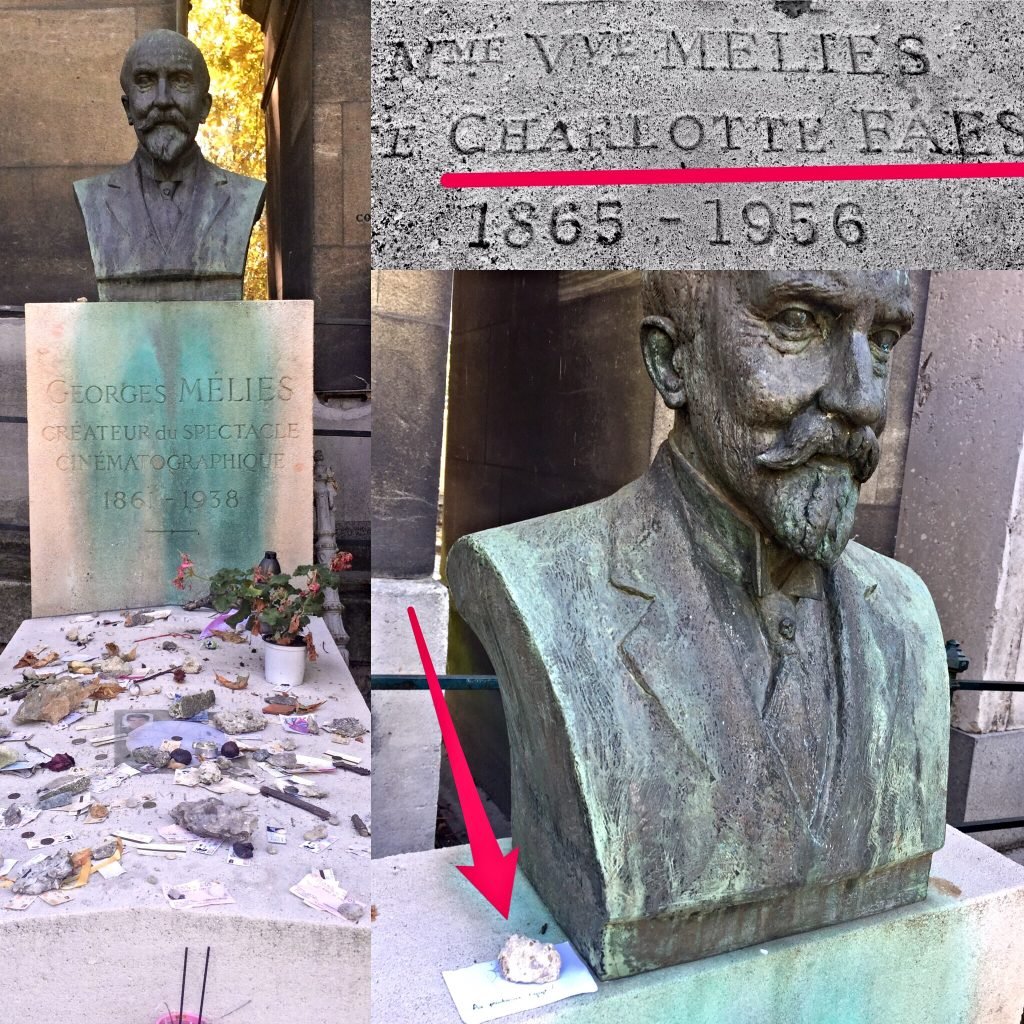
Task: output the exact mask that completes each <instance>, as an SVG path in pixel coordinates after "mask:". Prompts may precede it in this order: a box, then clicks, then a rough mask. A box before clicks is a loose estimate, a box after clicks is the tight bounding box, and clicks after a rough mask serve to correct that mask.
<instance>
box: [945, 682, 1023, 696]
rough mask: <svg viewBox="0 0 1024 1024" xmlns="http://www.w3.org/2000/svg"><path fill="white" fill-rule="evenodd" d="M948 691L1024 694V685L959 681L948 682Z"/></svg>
mask: <svg viewBox="0 0 1024 1024" xmlns="http://www.w3.org/2000/svg"><path fill="white" fill-rule="evenodd" d="M949 688H950V690H975V691H976V690H997V691H1001V692H1004V693H1024V683H1010V682H1002V683H1000V682H992V683H962V682H960V680H955V681H954V680H950V682H949Z"/></svg>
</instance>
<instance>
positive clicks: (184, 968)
mask: <svg viewBox="0 0 1024 1024" xmlns="http://www.w3.org/2000/svg"><path fill="white" fill-rule="evenodd" d="M187 977H188V946H186V947H185V963H184V965H183V966H182V968H181V1001H180V1002H179V1003H178V1024H181V1018H182V1017H183V1016H184V1014H185V979H186V978H187Z"/></svg>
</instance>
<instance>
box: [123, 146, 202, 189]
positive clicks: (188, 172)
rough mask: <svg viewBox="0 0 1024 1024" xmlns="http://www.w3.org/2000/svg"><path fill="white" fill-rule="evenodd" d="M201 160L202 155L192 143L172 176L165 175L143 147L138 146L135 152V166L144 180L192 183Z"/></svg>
mask: <svg viewBox="0 0 1024 1024" xmlns="http://www.w3.org/2000/svg"><path fill="white" fill-rule="evenodd" d="M202 159H203V154H202V152H201V151H200V149H199V146H197V145H196V143H195V142H193V143H192V145H191V147H190V148H189V150H188V152H187V153H186V154H185V158H184V160H182V162H181V163H180V164H178V166H177V168H176V170H175V172H174V174H173V175H167V174H166V173H165V172H164V171H163V170H162V169H161V168H159V167H157V164H156V161H155V160H154V159H153V158H152V157H151V156H150V155H149V153H148V152H146V150H145V148H144V147H143V146H141V145H140V146H138V147H137V148H136V150H135V164H136V166H137V167H138V169H139V173H140V174H141V175H142V176H143V177H144V178H150V179H152V180H153V181H192V180H193V179H194V178H195V176H196V171H197V169H198V167H199V161H200V160H202Z"/></svg>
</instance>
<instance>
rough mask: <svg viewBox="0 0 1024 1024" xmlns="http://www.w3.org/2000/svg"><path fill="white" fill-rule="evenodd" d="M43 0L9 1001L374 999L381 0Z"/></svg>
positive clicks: (74, 1005)
mask: <svg viewBox="0 0 1024 1024" xmlns="http://www.w3.org/2000/svg"><path fill="white" fill-rule="evenodd" d="M60 6H61V9H57V8H55V7H54V5H53V4H47V3H35V2H32V0H28V2H19V3H17V4H14V5H11V4H4V3H2V2H0V28H3V30H4V31H3V32H0V54H2V55H3V56H4V58H5V67H6V69H7V70H6V72H5V76H4V81H3V83H0V96H3V97H4V99H5V100H6V101H7V109H8V110H9V111H12V112H13V117H12V119H11V120H10V124H11V125H12V129H11V131H10V132H8V133H7V134H6V135H5V137H4V140H3V142H4V144H3V145H2V146H0V207H2V209H3V210H4V213H5V214H6V215H5V216H3V217H0V373H2V376H0V413H2V414H3V415H2V416H0V421H2V422H0V429H2V430H3V431H4V435H3V443H2V444H0V451H2V452H4V455H3V456H0V458H2V459H3V461H2V463H0V468H2V469H3V470H4V473H3V476H4V479H5V486H4V487H3V488H2V489H0V590H2V591H3V592H4V593H5V595H6V594H7V593H8V592H9V594H10V600H8V601H7V602H5V607H4V613H3V616H0V649H2V650H0V703H3V704H4V708H0V712H3V713H4V714H7V713H8V712H9V713H10V714H11V718H9V719H5V721H8V722H10V723H11V724H10V725H9V726H0V771H3V772H4V777H5V780H6V781H7V786H8V790H9V792H8V790H5V793H6V799H5V800H4V802H3V804H2V806H0V853H2V857H0V859H2V860H3V864H2V865H0V890H8V892H7V894H6V895H5V896H3V897H0V905H2V909H4V910H11V911H18V913H16V914H15V913H11V914H6V913H5V914H4V915H3V917H2V918H0V942H2V945H3V948H4V950H5V954H6V955H7V962H8V963H9V964H11V965H13V969H14V970H16V971H17V973H18V975H19V977H20V978H21V982H20V983H19V985H18V986H17V991H16V992H11V993H8V995H7V996H6V997H5V1003H4V1014H5V1015H6V1016H10V1017H11V1019H18V1020H23V1021H25V1022H26V1024H34V1022H36V1021H40V1022H42V1021H43V1020H51V1019H56V1018H58V1017H59V1018H60V1019H62V1020H65V1021H67V1022H68V1024H94V1022H95V1020H96V1019H97V1014H100V1015H101V1016H102V1015H106V1016H109V1017H111V1018H117V1019H119V1020H133V1021H134V1020H137V1021H140V1022H142V1021H149V1022H158V1021H161V1022H163V1024H171V1022H172V1021H177V1020H178V1019H179V1018H180V1019H181V1020H182V1021H184V1020H191V1021H193V1022H198V1021H200V1020H201V1021H209V1020H219V1019H232V1020H233V1019H235V1018H234V1017H233V1016H232V1015H233V1014H239V1019H241V1017H243V1016H244V1018H245V1019H246V1020H247V1021H250V1022H252V1024H268V1022H270V1021H280V1020H302V1021H303V1022H304V1024H328V1022H330V1021H333V1020H335V1019H336V1016H337V1012H338V1007H339V1006H340V1005H343V1006H344V1008H345V1014H346V1018H347V1019H350V1020H352V1021H355V1022H358V1021H366V1020H368V1019H369V983H370V918H371V912H370V907H371V899H372V893H371V884H370V872H369V862H370V843H371V829H372V807H371V801H370V788H371V787H370V770H371V765H370V756H371V749H370V742H369V732H370V715H369V707H368V699H367V696H366V695H367V693H368V687H367V682H366V681H367V677H368V672H369V556H370V552H369V520H370V514H369V474H370V459H369V455H370V452H369V445H370V430H371V401H370V399H371V393H370V370H369V301H368V300H369V248H368V242H369V237H368V231H369V226H368V225H369V213H368V210H369V179H368V168H369V142H368V138H369V106H368V97H369V79H368V71H367V63H368V59H369V20H370V19H369V9H368V5H366V4H363V3H349V2H347V0H326V2H316V3H307V2H302V0H113V2H106V0H105V2H103V3H97V2H95V0H72V2H71V3H69V4H66V5H60ZM65 8H68V9H65ZM42 68H46V69H47V75H46V76H45V82H46V85H45V88H43V87H42V85H41V78H40V73H39V72H40V69H42ZM58 94H59V95H61V96H62V97H63V98H65V99H66V101H67V102H66V105H65V108H64V109H62V110H61V112H60V122H59V125H58V127H59V129H60V130H59V131H56V132H55V131H54V130H53V128H54V122H53V118H52V117H47V116H42V112H43V111H44V109H46V110H47V111H48V112H49V113H50V114H52V111H51V110H49V107H48V106H47V107H44V104H52V97H53V96H54V95H58ZM8 142H9V143H10V145H8V144H7V143H8ZM7 588H10V589H9V591H8V590H7ZM168 913H171V915H172V917H173V921H170V920H169V919H168V918H167V914H168ZM40 948H45V949H46V950H47V956H48V957H50V958H51V959H53V961H54V962H57V961H59V962H61V963H65V964H67V963H77V962H78V961H79V960H80V957H79V956H78V952H77V951H80V950H81V949H83V948H90V949H93V950H95V951H96V954H97V955H96V957H94V958H90V959H89V962H88V964H83V965H82V966H81V967H80V968H76V969H75V972H76V973H75V974H74V980H73V986H74V991H75V998H74V999H73V1000H70V1001H69V1000H68V998H67V989H66V988H65V987H62V986H59V985H53V984H52V983H51V980H52V979H51V978H50V977H49V975H48V974H47V972H46V971H45V970H42V971H36V970H35V969H34V968H33V969H30V966H31V965H32V964H34V963H35V962H36V961H37V959H38V956H37V954H38V950H39V949H40ZM268 949H272V950H273V955H274V956H275V957H280V958H281V962H282V963H291V964H301V970H302V979H303V984H302V986H301V992H300V991H299V990H297V989H296V988H295V986H293V985H283V984H281V983H280V979H279V977H278V975H277V974H276V973H275V972H255V973H254V971H253V969H252V965H253V964H254V963H257V962H260V961H261V960H262V959H264V958H265V957H266V955H267V950H268ZM126 981H127V983H126Z"/></svg>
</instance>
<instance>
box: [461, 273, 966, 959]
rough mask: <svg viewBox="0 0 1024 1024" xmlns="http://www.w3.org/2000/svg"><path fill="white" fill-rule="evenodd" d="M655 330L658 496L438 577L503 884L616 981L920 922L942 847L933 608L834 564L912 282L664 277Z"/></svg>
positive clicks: (471, 546) (939, 690) (884, 567)
mask: <svg viewBox="0 0 1024 1024" xmlns="http://www.w3.org/2000/svg"><path fill="white" fill-rule="evenodd" d="M644 305H645V313H646V315H645V317H644V319H643V322H642V323H641V325H640V337H641V344H642V349H643V355H644V359H645V362H646V364H647V369H648V372H649V373H650V376H651V378H652V380H653V381H654V384H655V386H656V387H657V389H658V391H659V392H660V393H661V396H662V398H663V399H664V401H665V403H666V404H667V405H668V406H669V408H671V409H672V410H674V411H675V423H674V426H673V429H672V432H671V435H670V437H669V439H668V440H667V441H666V442H665V444H664V445H663V446H662V448H661V450H660V451H659V452H658V454H657V456H656V457H655V459H654V462H653V464H652V465H651V467H650V469H649V470H648V471H647V473H646V474H645V475H644V476H643V477H641V478H640V479H639V480H637V481H635V482H633V483H632V484H630V485H629V486H627V487H625V488H623V489H622V490H621V491H619V492H618V493H616V494H613V495H611V496H610V497H608V498H605V499H604V500H602V501H598V502H594V503H593V504H590V505H584V506H582V507H580V508H573V509H568V510H566V511H564V512H558V513H555V514H554V515H548V516H543V517H541V518H539V519H534V520H530V521H527V522H522V523H515V524H512V525H509V526H501V527H498V528H497V529H493V530H486V531H484V532H482V533H477V534H472V535H469V536H467V537H464V538H462V539H461V540H459V541H458V543H457V544H455V545H454V546H453V547H452V549H451V551H450V553H449V556H448V563H447V577H448V583H449V586H450V587H451V593H452V597H453V599H454V602H455V605H456V607H457V609H458V611H459V613H460V614H461V615H462V616H463V618H464V619H465V620H466V621H467V622H468V623H469V624H470V626H471V627H472V628H473V629H474V630H475V632H476V634H477V636H478V637H479V638H480V640H481V641H482V643H483V645H484V647H485V648H486V650H487V653H488V655H489V656H490V658H491V660H492V662H493V664H494V667H495V670H496V671H497V673H498V676H499V679H500V681H501V686H502V697H503V704H504V708H505V714H506V718H507V721H508V727H509V740H510V745H511V777H512V832H513V835H512V838H513V843H514V844H515V845H517V846H519V847H520V856H519V865H520V866H521V867H522V869H523V870H524V872H525V873H526V874H527V876H528V877H529V879H530V881H531V882H532V883H533V885H534V886H535V887H536V889H537V891H538V892H539V894H540V896H541V898H542V899H543V900H544V901H545V903H546V904H547V906H548V909H549V910H550V911H551V912H552V913H553V914H554V916H555V918H556V919H557V920H558V922H559V924H560V925H561V926H562V928H563V929H564V930H565V931H566V933H567V934H568V935H569V937H570V939H572V940H573V942H574V943H575V945H576V947H577V948H578V949H579V951H580V952H581V953H582V954H583V955H584V956H585V957H586V958H587V959H588V960H589V962H590V963H591V965H592V966H593V967H594V969H595V970H596V971H597V973H598V974H599V975H600V976H601V977H603V978H614V977H622V976H625V975H629V974H635V973H637V972H639V971H645V970H650V969H652V968H655V967H662V966H668V965H670V964H674V963H681V962H684V961H687V960H693V959H696V958H698V957H702V956H708V955H710V954H713V953H719V952H723V951H725V950H729V949H735V948H738V947H740V946H747V945H752V944H754V943H759V942H764V941H766V940H768V939H771V938H775V937H778V936H781V935H788V934H792V933H794V932H800V931H806V930H808V929H811V928H818V927H821V926H823V925H828V924H834V923H836V922H838V921H844V920H849V919H852V918H857V917H862V916H864V915H865V914H872V913H876V912H878V911H880V910H885V909H888V908H890V907H895V906H899V905H901V904H904V903H910V902H914V901H916V900H920V899H924V897H925V895H926V891H927V885H928V872H929V865H930V862H931V854H932V852H933V851H934V850H936V849H938V848H939V847H940V846H942V843H943V840H944V835H945V821H944V818H945V806H946V799H945V788H946V763H947V752H948V744H949V738H948V729H949V691H948V685H947V673H946V656H945V650H944V647H943V636H942V632H941V629H940V626H939V620H938V616H937V615H936V612H935V606H934V604H933V602H932V600H931V597H930V596H929V594H928V591H927V590H926V589H925V586H924V584H923V583H922V582H921V580H920V579H919V578H918V577H917V576H916V575H915V574H914V573H913V572H912V571H911V570H910V569H908V568H907V567H906V566H904V565H900V564H899V563H898V562H895V561H893V560H892V559H891V558H886V557H885V556H883V555H880V554H878V553H876V552H874V551H872V550H869V549H868V548H866V547H862V546H861V545H860V544H857V543H853V542H851V540H850V538H851V535H852V533H853V525H854V512H855V509H856V505H857V498H858V495H859V491H860V487H861V484H863V483H864V481H865V480H867V479H868V478H869V477H870V476H871V474H872V473H873V472H874V470H875V468H876V466H877V465H878V458H879V443H878V434H879V433H880V432H881V430H882V428H883V426H884V424H885V412H886V388H887V385H888V376H889V360H890V353H891V351H892V348H893V346H894V345H895V344H896V342H897V341H898V340H899V338H900V337H901V335H903V334H904V333H906V332H907V331H908V330H909V329H910V327H911V324H912V322H913V307H912V304H911V301H910V292H909V280H908V276H907V275H906V274H905V273H897V272H886V273H854V272H834V273H808V272H791V273H790V272H782V271H779V272H756V273H755V272H751V273H741V272H736V273H721V272H719V273H714V272H692V271H673V272H658V273H649V274H648V275H647V276H646V278H645V292H644ZM614 403H615V398H614V396H613V395H610V396H608V408H609V415H614V412H615V409H614Z"/></svg>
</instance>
